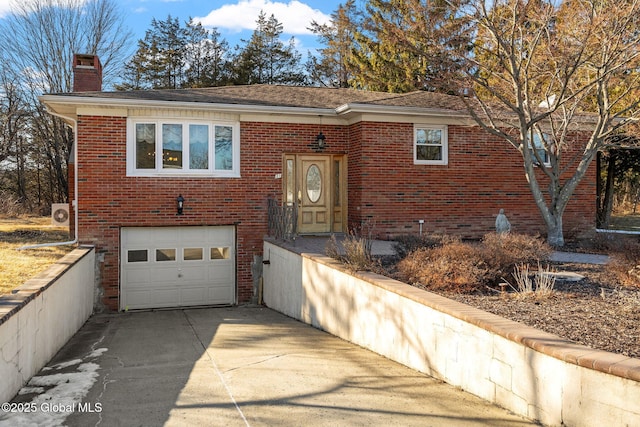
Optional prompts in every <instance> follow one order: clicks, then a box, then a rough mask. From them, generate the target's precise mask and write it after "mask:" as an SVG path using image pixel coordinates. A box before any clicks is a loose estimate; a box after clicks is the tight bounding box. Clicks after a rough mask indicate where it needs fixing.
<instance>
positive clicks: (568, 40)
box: [455, 0, 640, 246]
mask: <svg viewBox="0 0 640 427" xmlns="http://www.w3.org/2000/svg"><path fill="white" fill-rule="evenodd" d="M464 10H465V11H466V12H467V16H466V18H467V19H468V20H469V23H470V24H471V25H473V28H474V29H475V31H476V38H475V41H474V43H473V45H472V46H471V47H469V46H468V45H464V46H459V50H458V51H457V55H458V59H459V60H460V61H461V62H464V63H465V64H466V67H465V68H464V71H465V72H464V76H463V79H465V81H466V84H464V87H463V89H462V90H461V92H462V94H463V95H464V96H463V99H465V100H466V101H467V103H468V105H469V107H470V112H471V114H472V116H473V118H474V119H475V121H476V122H477V123H478V124H479V125H480V126H482V127H483V128H485V129H486V130H488V131H489V132H491V133H492V134H494V135H497V136H499V137H501V138H504V139H505V141H507V142H508V143H509V144H511V145H512V146H513V147H514V148H515V149H516V150H518V151H519V152H520V154H521V155H522V159H523V166H524V172H525V175H526V178H527V180H528V182H529V187H530V189H531V192H532V194H533V197H534V200H535V203H536V205H537V206H538V209H539V210H540V212H541V214H542V218H543V219H544V222H545V224H546V227H547V232H548V234H547V240H548V243H550V244H551V245H554V246H562V245H564V233H563V227H562V218H563V213H564V212H565V208H566V207H567V204H568V202H569V200H570V198H571V196H572V194H573V193H574V191H575V189H576V187H577V186H578V183H579V182H580V181H581V180H582V179H583V177H584V176H585V174H586V172H587V170H588V168H589V165H590V163H591V161H592V160H593V158H594V157H595V155H596V153H597V151H598V149H599V148H601V147H602V146H603V145H605V144H606V141H607V139H608V138H609V137H611V136H612V135H616V134H618V133H620V132H621V131H622V130H623V129H624V127H625V126H626V125H628V124H629V123H632V122H634V121H636V120H637V119H638V113H639V111H638V106H639V102H640V98H639V97H638V96H637V95H638V93H639V92H638V89H640V80H639V77H640V75H639V74H638V70H639V68H638V66H639V65H640V51H639V48H640V45H639V43H640V31H638V28H640V25H639V24H640V4H639V2H638V1H637V0H565V1H562V2H557V1H553V0H536V1H522V0H494V1H492V2H486V1H484V0H474V2H473V4H472V5H471V6H470V7H467V8H466V9H464ZM455 78H460V76H459V75H458V76H455ZM469 95H473V96H469ZM471 100H474V102H473V103H472V102H471Z"/></svg>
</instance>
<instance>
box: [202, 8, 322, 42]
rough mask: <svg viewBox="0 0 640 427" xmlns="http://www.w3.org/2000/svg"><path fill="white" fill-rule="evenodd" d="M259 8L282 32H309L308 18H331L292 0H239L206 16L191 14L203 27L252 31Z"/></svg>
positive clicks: (302, 33) (308, 33) (318, 20)
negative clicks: (288, 0) (275, 21)
mask: <svg viewBox="0 0 640 427" xmlns="http://www.w3.org/2000/svg"><path fill="white" fill-rule="evenodd" d="M260 11H263V12H264V13H265V15H266V16H267V18H268V17H270V16H271V15H273V16H275V18H276V19H277V20H278V22H280V23H281V24H282V27H283V33H285V34H291V35H310V34H312V33H311V31H309V30H308V29H307V27H308V26H309V25H310V23H311V21H316V22H318V23H320V24H323V23H326V22H328V21H329V20H330V19H331V17H330V16H329V15H326V14H324V13H322V12H321V11H320V10H318V9H312V8H311V7H310V6H309V5H307V4H304V3H301V2H299V1H297V0H292V1H290V2H289V3H283V2H277V1H270V0H241V1H239V2H238V3H236V4H227V5H224V6H222V7H220V8H218V9H214V10H212V11H211V12H209V14H208V15H207V16H204V17H194V22H198V21H199V22H201V23H202V25H204V26H205V27H216V28H218V29H227V30H231V31H243V30H255V28H256V20H257V19H258V15H259V14H260Z"/></svg>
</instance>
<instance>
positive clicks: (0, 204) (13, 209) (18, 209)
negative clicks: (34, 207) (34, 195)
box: [0, 191, 27, 218]
mask: <svg viewBox="0 0 640 427" xmlns="http://www.w3.org/2000/svg"><path fill="white" fill-rule="evenodd" d="M0 212H2V215H3V216H4V217H6V218H17V217H19V216H20V215H23V214H25V213H27V212H26V209H25V208H24V206H23V205H22V203H20V200H18V198H17V197H16V196H15V195H13V194H12V193H9V192H7V191H0Z"/></svg>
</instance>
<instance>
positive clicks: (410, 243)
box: [393, 234, 460, 259]
mask: <svg viewBox="0 0 640 427" xmlns="http://www.w3.org/2000/svg"><path fill="white" fill-rule="evenodd" d="M395 240H396V241H395V243H394V245H393V249H394V250H395V251H396V254H397V256H398V257H399V258H400V259H402V258H405V257H406V256H407V255H409V254H410V253H411V252H413V251H415V250H417V249H431V248H435V247H437V246H442V245H444V244H446V243H450V242H455V241H460V239H459V238H458V237H456V236H449V235H446V234H422V235H419V236H417V235H415V234H405V235H403V236H398V237H397V238H396V239H395Z"/></svg>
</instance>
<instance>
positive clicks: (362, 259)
mask: <svg viewBox="0 0 640 427" xmlns="http://www.w3.org/2000/svg"><path fill="white" fill-rule="evenodd" d="M372 245H373V239H371V237H370V236H369V235H367V236H358V235H356V233H355V232H353V231H351V232H349V233H348V234H347V235H346V236H345V238H344V240H343V241H342V242H341V244H340V243H338V241H337V239H336V237H335V236H333V235H332V236H331V239H330V240H329V243H327V247H326V248H325V253H326V254H327V255H328V256H330V257H331V258H334V259H337V260H338V261H340V262H342V263H343V264H344V265H345V266H346V267H347V268H348V269H349V270H352V271H358V270H366V271H375V270H377V269H378V263H377V261H376V260H375V259H374V258H373V255H372V253H371V247H372ZM340 246H342V250H340Z"/></svg>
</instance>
